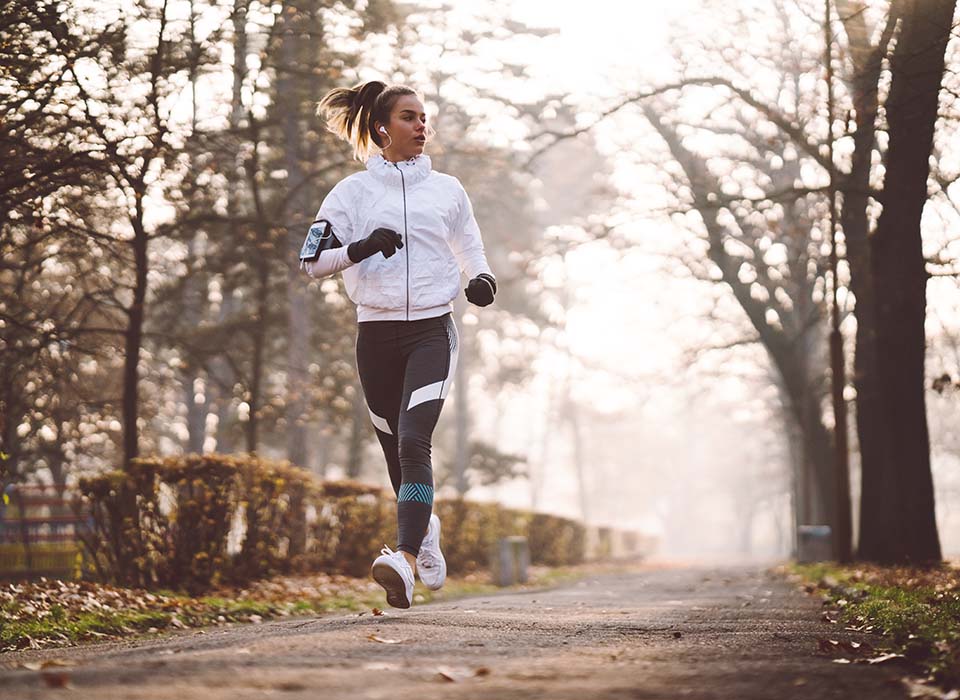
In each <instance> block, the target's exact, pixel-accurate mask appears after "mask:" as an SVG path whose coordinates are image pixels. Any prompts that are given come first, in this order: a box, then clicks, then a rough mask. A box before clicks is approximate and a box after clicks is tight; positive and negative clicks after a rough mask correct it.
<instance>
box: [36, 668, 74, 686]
mask: <svg viewBox="0 0 960 700" xmlns="http://www.w3.org/2000/svg"><path fill="white" fill-rule="evenodd" d="M40 676H41V678H43V682H44V683H46V684H47V687H48V688H66V687H67V685H68V684H69V683H70V674H69V673H65V672H64V671H41V672H40Z"/></svg>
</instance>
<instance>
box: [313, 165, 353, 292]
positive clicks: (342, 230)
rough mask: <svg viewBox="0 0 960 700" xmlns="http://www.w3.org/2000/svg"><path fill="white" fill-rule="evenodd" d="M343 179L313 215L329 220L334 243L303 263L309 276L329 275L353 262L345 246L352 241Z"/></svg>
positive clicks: (350, 221) (348, 207)
mask: <svg viewBox="0 0 960 700" xmlns="http://www.w3.org/2000/svg"><path fill="white" fill-rule="evenodd" d="M346 189H347V188H346V186H345V185H344V181H340V182H338V183H337V184H336V185H335V186H334V188H333V189H332V190H330V192H329V193H328V194H327V196H326V197H325V198H324V200H323V204H321V205H320V210H319V211H318V212H317V216H316V217H315V220H316V221H319V220H321V219H323V220H326V221H329V222H330V227H331V235H332V236H333V239H334V240H333V243H334V245H332V246H329V247H328V248H327V249H326V250H321V251H320V255H319V257H318V258H317V259H316V260H312V261H309V262H307V263H305V264H304V269H306V271H307V274H308V275H310V276H311V277H329V276H330V275H335V274H336V273H338V272H340V271H341V270H345V269H346V268H348V267H350V266H351V265H353V264H354V262H353V260H351V259H350V257H349V256H348V255H347V246H348V245H349V244H350V243H351V242H352V241H353V223H352V219H351V216H350V211H351V205H350V201H349V197H348V196H347V192H346Z"/></svg>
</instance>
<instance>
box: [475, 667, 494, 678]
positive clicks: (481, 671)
mask: <svg viewBox="0 0 960 700" xmlns="http://www.w3.org/2000/svg"><path fill="white" fill-rule="evenodd" d="M473 675H475V676H480V677H481V678H482V677H483V676H489V675H490V669H489V668H487V667H486V666H481V667H479V668H478V669H477V670H475V671H474V672H473Z"/></svg>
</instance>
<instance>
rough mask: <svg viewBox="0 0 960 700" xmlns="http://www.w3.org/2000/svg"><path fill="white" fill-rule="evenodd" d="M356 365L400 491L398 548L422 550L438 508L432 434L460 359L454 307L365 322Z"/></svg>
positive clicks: (394, 479) (361, 327)
mask: <svg viewBox="0 0 960 700" xmlns="http://www.w3.org/2000/svg"><path fill="white" fill-rule="evenodd" d="M358 326H359V330H358V332H357V369H358V370H359V372H360V384H361V385H362V386H363V393H364V396H365V397H366V399H367V408H368V409H369V410H370V418H371V419H372V420H373V425H374V427H375V428H376V431H377V438H379V440H380V445H381V447H383V454H384V457H386V459H387V469H388V471H389V472H390V482H391V483H392V484H393V490H394V491H395V492H396V494H397V530H398V534H397V549H400V550H403V551H404V552H409V553H410V554H412V555H414V556H416V555H417V554H418V553H419V551H420V542H421V541H422V540H423V536H424V534H426V532H427V525H428V524H429V521H430V513H431V511H432V509H433V468H432V466H431V463H430V440H431V437H432V435H433V429H434V428H435V427H436V425H437V419H438V418H439V417H440V409H441V408H443V399H444V397H446V395H447V392H448V391H449V390H450V384H451V383H452V382H453V374H454V372H455V370H456V366H457V346H458V342H457V329H456V326H455V325H454V323H453V319H452V318H451V317H450V314H444V315H443V316H438V317H436V318H426V319H422V320H419V321H364V322H361V323H359V324H358Z"/></svg>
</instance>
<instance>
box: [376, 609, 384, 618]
mask: <svg viewBox="0 0 960 700" xmlns="http://www.w3.org/2000/svg"><path fill="white" fill-rule="evenodd" d="M373 614H374V616H375V617H380V616H381V615H385V614H386V613H384V612H383V610H381V609H380V608H374V609H373Z"/></svg>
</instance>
